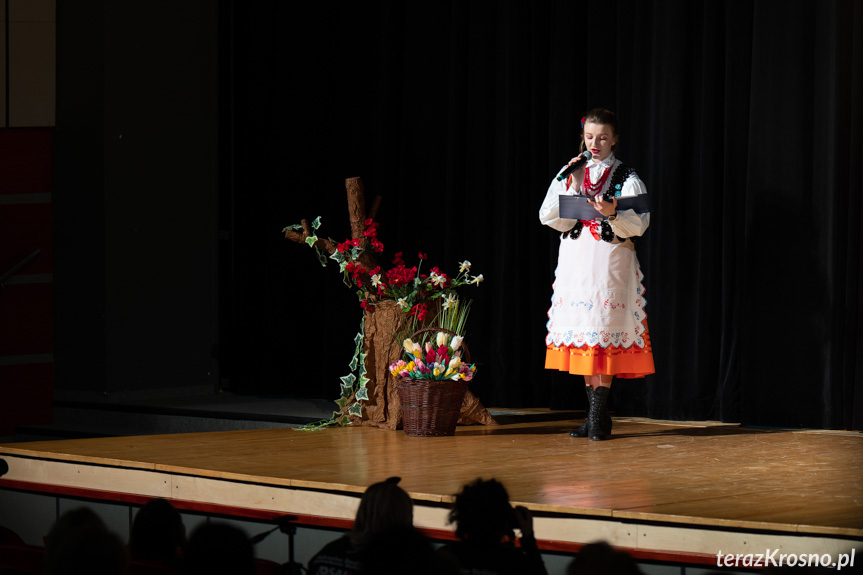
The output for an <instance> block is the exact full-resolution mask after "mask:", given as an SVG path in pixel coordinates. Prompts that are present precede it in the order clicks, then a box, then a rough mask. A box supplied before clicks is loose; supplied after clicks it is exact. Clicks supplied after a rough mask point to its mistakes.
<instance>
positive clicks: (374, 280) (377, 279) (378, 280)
mask: <svg viewBox="0 0 863 575" xmlns="http://www.w3.org/2000/svg"><path fill="white" fill-rule="evenodd" d="M379 285H381V274H375V275H373V276H372V287H378V286H379Z"/></svg>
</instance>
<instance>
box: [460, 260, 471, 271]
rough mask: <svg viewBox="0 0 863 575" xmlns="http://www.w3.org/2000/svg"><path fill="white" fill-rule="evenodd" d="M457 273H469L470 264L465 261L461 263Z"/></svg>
mask: <svg viewBox="0 0 863 575" xmlns="http://www.w3.org/2000/svg"><path fill="white" fill-rule="evenodd" d="M458 271H459V272H469V271H470V262H469V261H467V260H464V261H463V262H461V264H460V267H459V268H458Z"/></svg>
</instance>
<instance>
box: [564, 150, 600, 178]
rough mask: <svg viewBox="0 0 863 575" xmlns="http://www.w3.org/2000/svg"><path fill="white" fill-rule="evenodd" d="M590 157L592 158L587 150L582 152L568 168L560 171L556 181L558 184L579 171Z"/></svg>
mask: <svg viewBox="0 0 863 575" xmlns="http://www.w3.org/2000/svg"><path fill="white" fill-rule="evenodd" d="M592 156H593V154H591V153H590V152H588V151H587V150H585V151H584V152H582V153H581V156H579V158H578V159H577V160H576V161H574V162H573V163H571V164H570V165H569V166H567V168H566V169H565V170H564V171H562V172H561V173H559V174H558V175H557V180H558V181H559V182H562V181H563V180H564V179H565V178H566V177H567V176H568V175H570V174H571V173H573V172H574V171H576V170H577V169H579V168H580V167H581V166H583V165H584V163H585V162H586V161H588V160H589V159H590V158H591V157H592Z"/></svg>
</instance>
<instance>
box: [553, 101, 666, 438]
mask: <svg viewBox="0 0 863 575" xmlns="http://www.w3.org/2000/svg"><path fill="white" fill-rule="evenodd" d="M581 125H582V135H583V138H582V144H581V149H582V151H584V150H587V152H589V159H588V160H587V162H586V163H585V164H584V165H582V166H581V167H579V168H578V169H577V170H575V171H574V172H572V173H571V174H570V175H569V176H568V177H564V178H559V179H555V180H553V181H552V182H551V185H550V186H549V188H548V193H547V194H546V196H545V200H544V201H543V203H542V207H541V208H540V210H539V221H540V222H542V223H543V224H545V225H547V226H549V227H551V228H553V229H555V230H557V231H559V232H562V234H561V236H560V252H559V255H558V264H557V270H555V282H554V285H553V289H554V295H553V296H552V300H551V308H550V309H549V310H548V323H547V328H548V335H547V336H546V338H545V343H546V347H547V351H546V357H545V367H546V368H547V369H558V370H561V371H568V372H569V373H571V374H574V375H581V376H584V383H585V391H586V392H587V400H588V405H589V411H588V416H587V419H586V420H585V422H584V424H583V425H582V426H581V427H579V428H578V429H576V430H574V431H573V432H572V433H570V435H571V436H572V437H590V439H593V440H602V439H606V438H607V437H608V436H609V435H611V417H610V416H609V415H608V413H607V411H606V401H607V399H608V392H609V388H610V387H611V381H612V378H614V376H617V377H620V378H637V377H644V376H645V375H647V374H650V373H653V372H654V368H653V353H652V351H651V348H650V337H649V336H648V333H647V320H646V315H645V313H644V306H645V304H646V301H645V299H644V286H643V285H642V278H643V276H642V274H641V269H640V268H639V265H638V259H637V258H636V256H635V246H634V245H633V242H632V239H633V238H635V237H638V236H640V235H642V234H644V232H645V230H647V226H648V224H649V223H650V213H649V211H647V208H646V206H647V202H646V201H645V200H646V199H647V196H646V195H644V194H646V193H647V190H646V189H645V186H644V183H643V182H642V181H641V180H640V179H639V178H638V176H637V175H636V174H635V172H634V171H633V170H632V169H631V168H628V167H626V166H624V165H623V164H622V163H621V161H620V160H618V159H617V158H616V157H615V156H614V150H615V148H616V146H617V140H618V129H617V119H616V117H615V115H614V113H613V112H610V111H608V110H603V109H595V110H592V111H591V112H590V113H589V114H588V115H587V116H586V117H584V118H582V120H581ZM580 158H581V157H579V158H573V159H572V160H571V161H570V163H569V164H568V165H567V166H565V167H564V168H563V169H562V170H561V172H565V171H566V170H567V168H569V166H570V165H572V164H574V163H575V162H577V161H578V160H579V159H580ZM564 195H576V196H586V198H585V200H581V201H586V202H587V206H589V208H592V210H591V211H590V212H589V213H588V214H587V217H585V215H584V210H583V211H582V215H581V217H585V219H564V218H561V217H560V209H559V205H560V201H559V196H564ZM618 200H621V204H628V206H629V207H628V208H627V209H623V207H621V209H620V210H618V209H617V207H618ZM594 210H595V214H594ZM590 216H593V217H590Z"/></svg>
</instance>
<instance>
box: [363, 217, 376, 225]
mask: <svg viewBox="0 0 863 575" xmlns="http://www.w3.org/2000/svg"><path fill="white" fill-rule="evenodd" d="M373 221H374V220H373V219H371V218H369V219H367V220H366V221H364V222H363V223H364V224H365V225H366V226H370V225H372V222H373Z"/></svg>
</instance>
